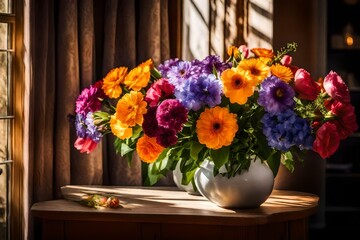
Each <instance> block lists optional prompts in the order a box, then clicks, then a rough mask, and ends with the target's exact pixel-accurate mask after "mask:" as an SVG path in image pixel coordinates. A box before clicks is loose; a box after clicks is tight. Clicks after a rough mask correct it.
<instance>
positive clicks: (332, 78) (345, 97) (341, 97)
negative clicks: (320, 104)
mask: <svg viewBox="0 0 360 240" xmlns="http://www.w3.org/2000/svg"><path fill="white" fill-rule="evenodd" d="M323 86H324V89H325V91H326V92H327V94H329V95H330V97H332V98H333V99H335V100H337V101H339V102H343V103H350V93H349V89H348V87H347V86H346V84H345V83H344V81H343V80H342V78H341V77H340V76H339V75H338V74H337V73H336V72H334V71H330V72H329V74H328V75H327V76H326V77H325V78H324V82H323Z"/></svg>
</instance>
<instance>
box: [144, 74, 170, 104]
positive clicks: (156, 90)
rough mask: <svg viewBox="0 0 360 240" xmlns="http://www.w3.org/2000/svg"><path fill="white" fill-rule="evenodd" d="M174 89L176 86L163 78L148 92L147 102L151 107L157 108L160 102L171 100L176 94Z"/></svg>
mask: <svg viewBox="0 0 360 240" xmlns="http://www.w3.org/2000/svg"><path fill="white" fill-rule="evenodd" d="M174 89H175V88H174V86H173V85H171V84H170V83H169V82H168V80H167V79H165V78H161V79H159V80H158V81H156V82H155V83H154V84H153V85H152V86H151V87H150V88H149V90H147V92H146V96H145V101H146V102H147V103H148V104H149V105H150V107H154V106H157V105H158V104H159V102H160V101H162V100H164V99H168V98H171V97H172V96H173V94H174Z"/></svg>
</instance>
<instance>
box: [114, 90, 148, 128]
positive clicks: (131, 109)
mask: <svg viewBox="0 0 360 240" xmlns="http://www.w3.org/2000/svg"><path fill="white" fill-rule="evenodd" d="M143 99H144V96H143V95H142V93H141V92H136V91H131V92H130V93H127V94H125V95H124V96H123V97H122V98H121V99H120V100H119V101H118V103H117V105H116V118H117V119H118V120H119V121H121V122H122V123H124V124H126V125H128V126H130V127H133V126H135V125H136V124H138V125H141V124H142V123H143V121H144V117H143V115H144V114H145V113H146V112H147V109H146V106H147V103H146V102H145V101H144V100H143Z"/></svg>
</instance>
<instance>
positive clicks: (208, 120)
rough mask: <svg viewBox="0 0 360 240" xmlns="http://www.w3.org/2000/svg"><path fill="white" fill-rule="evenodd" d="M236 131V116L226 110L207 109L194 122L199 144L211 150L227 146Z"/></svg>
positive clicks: (217, 108) (219, 108)
mask: <svg viewBox="0 0 360 240" xmlns="http://www.w3.org/2000/svg"><path fill="white" fill-rule="evenodd" d="M237 130H238V125H237V121H236V114H234V113H229V110H228V109H227V108H221V107H218V106H217V107H214V108H210V109H209V108H207V109H205V111H204V112H202V113H201V114H200V117H199V119H198V120H197V122H196V133H197V135H198V139H199V142H200V143H201V144H205V145H206V147H208V148H211V149H219V148H221V147H223V146H229V145H230V144H231V143H232V141H233V139H234V137H235V134H236V132H237Z"/></svg>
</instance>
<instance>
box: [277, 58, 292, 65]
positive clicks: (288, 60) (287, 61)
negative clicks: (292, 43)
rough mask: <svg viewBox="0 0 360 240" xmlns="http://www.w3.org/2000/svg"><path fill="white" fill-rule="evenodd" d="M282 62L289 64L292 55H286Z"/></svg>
mask: <svg viewBox="0 0 360 240" xmlns="http://www.w3.org/2000/svg"><path fill="white" fill-rule="evenodd" d="M280 62H281V64H282V65H284V66H289V65H290V64H291V62H292V57H291V56H290V55H284V56H283V58H282V59H281V60H280Z"/></svg>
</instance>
